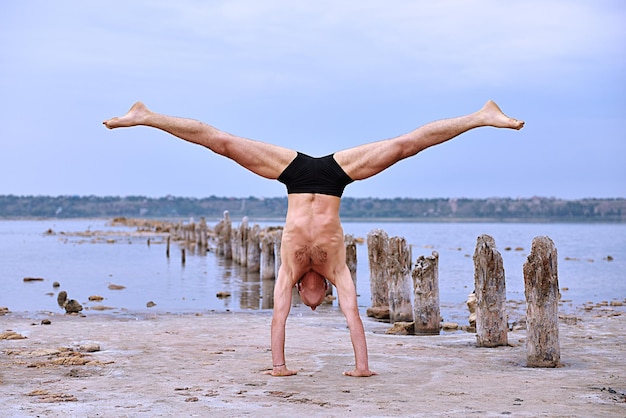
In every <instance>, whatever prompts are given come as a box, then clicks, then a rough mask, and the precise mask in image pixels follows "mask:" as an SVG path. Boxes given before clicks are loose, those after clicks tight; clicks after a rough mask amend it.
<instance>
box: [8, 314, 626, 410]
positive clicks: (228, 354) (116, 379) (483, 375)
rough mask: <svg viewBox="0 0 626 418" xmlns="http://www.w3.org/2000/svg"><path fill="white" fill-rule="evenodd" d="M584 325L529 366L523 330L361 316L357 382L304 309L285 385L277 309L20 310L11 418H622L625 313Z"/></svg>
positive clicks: (294, 322) (332, 335)
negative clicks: (274, 353)
mask: <svg viewBox="0 0 626 418" xmlns="http://www.w3.org/2000/svg"><path fill="white" fill-rule="evenodd" d="M577 318H578V319H577V320H569V321H567V323H565V322H563V323H562V324H561V327H560V342H561V360H562V362H563V367H561V368H555V369H532V368H527V367H525V363H526V351H525V350H526V349H525V344H524V337H525V331H523V330H522V331H515V332H511V333H510V334H509V342H510V346H508V347H500V348H494V349H487V348H477V347H476V345H475V335H474V334H469V333H465V332H455V333H443V334H441V335H439V336H394V335H385V334H384V331H385V330H386V329H388V328H389V325H388V324H385V323H381V322H377V321H375V320H372V319H369V318H364V323H365V328H366V331H367V338H368V344H369V352H370V365H371V368H372V370H375V371H377V372H379V373H380V375H378V376H374V377H371V378H351V377H346V376H343V375H342V374H341V372H342V371H344V370H348V369H351V367H352V365H353V353H352V348H351V345H350V339H349V334H348V330H347V328H346V326H345V322H344V319H343V317H342V316H341V314H340V313H339V312H337V311H334V310H323V311H322V312H311V311H310V310H308V311H306V310H304V308H294V310H292V314H291V316H290V319H289V321H288V328H287V344H286V353H287V363H288V366H289V367H291V368H294V369H296V370H298V375H297V376H292V377H287V378H277V377H271V376H268V375H265V374H263V372H264V371H265V370H268V367H270V366H271V359H270V350H269V325H270V320H271V316H270V314H269V313H258V312H257V313H250V314H248V313H204V314H201V315H194V314H188V315H172V314H151V315H149V314H145V315H132V314H128V315H126V316H124V317H120V316H108V315H102V314H87V315H85V316H74V315H57V314H37V315H30V316H29V317H23V316H20V315H16V314H11V313H9V314H6V315H4V316H0V333H4V336H5V337H6V336H9V335H15V334H10V333H7V332H8V331H12V332H15V333H16V334H18V336H19V335H21V336H23V337H26V338H25V339H0V380H1V383H0V399H2V407H1V409H0V416H2V417H25V416H29V417H30V416H33V417H34V416H50V417H57V416H58V417H70V416H81V417H125V416H129V417H144V416H145V417H155V416H179V417H184V416H219V417H241V416H272V417H294V416H323V417H345V416H354V417H363V416H444V417H466V416H480V417H485V416H487V417H488V416H501V415H512V416H532V417H536V416H549V417H613V416H615V417H624V416H626V395H625V393H626V320H625V319H626V308H624V307H617V308H614V309H611V308H607V309H606V310H598V309H595V310H593V311H591V312H584V311H582V310H581V311H580V313H579V314H578V315H577ZM42 319H49V320H50V322H51V323H50V324H49V325H43V324H41V321H42ZM574 322H575V323H574ZM98 348H99V350H98ZM94 350H96V351H94Z"/></svg>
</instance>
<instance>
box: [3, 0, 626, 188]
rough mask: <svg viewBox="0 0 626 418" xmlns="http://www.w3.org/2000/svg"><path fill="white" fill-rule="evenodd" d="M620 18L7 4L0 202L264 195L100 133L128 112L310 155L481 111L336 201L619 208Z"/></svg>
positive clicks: (197, 164) (141, 140) (623, 91)
mask: <svg viewBox="0 0 626 418" xmlns="http://www.w3.org/2000/svg"><path fill="white" fill-rule="evenodd" d="M624 22H626V3H625V2H623V1H622V0H615V1H605V0H597V1H593V2H591V1H581V0H567V1H565V0H564V1H560V0H557V1H545V0H541V1H539V0H529V1H524V2H503V1H495V0H494V1H487V0H477V1H449V0H442V1H436V2H426V1H408V0H407V1H402V0H400V1H385V2H383V1H370V0H359V1H343V2H337V1H324V0H319V1H298V2H295V1H288V0H264V1H256V0H229V1H220V0H216V1H200V0H197V1H196V0H178V1H171V0H167V1H159V0H149V1H148V0H145V1H144V0H136V1H126V0H125V1H118V0H106V1H86V2H81V1H53V2H52V1H43V0H42V1H30V0H23V1H19V2H17V1H15V2H2V3H1V4H0V50H1V51H2V56H1V58H0V62H1V63H2V64H1V65H0V91H1V92H2V100H1V101H0V126H2V130H1V131H0V154H1V155H2V163H1V164H0V178H1V179H2V180H1V181H0V194H15V195H55V196H56V195H98V196H126V195H146V196H151V197H160V196H165V195H175V196H188V197H206V196H211V195H215V196H233V197H247V196H257V197H264V196H266V197H273V196H282V195H284V193H285V189H284V186H283V185H282V184H280V183H278V182H273V181H269V180H265V179H261V178H257V177H255V176H254V175H253V174H251V173H249V172H247V171H245V170H244V169H242V168H240V167H238V166H237V165H236V164H234V163H233V162H231V161H229V160H226V159H224V158H222V157H219V156H216V155H214V154H213V153H211V152H210V151H208V150H204V149H202V148H200V147H198V146H196V145H192V144H188V143H184V142H183V141H179V140H176V139H174V138H172V137H169V136H167V135H166V134H163V133H160V132H158V131H155V130H153V129H148V128H142V127H138V128H131V129H126V130H115V131H109V130H107V129H105V128H104V127H103V126H102V125H101V122H102V120H104V119H106V118H109V117H112V116H116V115H120V114H123V113H125V112H126V110H127V109H128V108H129V107H130V105H131V104H132V103H133V102H134V101H137V100H141V101H144V102H145V103H146V104H147V105H148V107H150V108H151V109H152V110H154V111H158V112H162V113H166V114H172V115H177V116H186V117H191V118H195V119H200V120H203V121H205V122H207V123H209V124H211V125H213V126H216V127H218V128H220V129H223V130H226V131H229V132H232V133H235V134H237V135H241V136H245V137H249V138H254V139H258V140H262V141H268V142H272V143H276V144H278V145H282V146H286V147H290V148H294V149H297V150H300V151H302V152H305V153H308V154H311V155H325V154H329V153H331V152H334V151H337V150H339V149H344V148H348V147H351V146H355V145H358V144H361V143H365V142H370V141H375V140H379V139H384V138H389V137H393V136H396V135H399V134H402V133H405V132H408V131H410V130H412V129H414V128H416V127H418V126H420V125H422V124H424V123H426V122H428V121H431V120H434V119H441V118H445V117H451V116H457V115H461V114H465V113H469V112H472V111H474V110H477V109H478V108H480V107H481V106H482V105H483V103H484V102H485V101H486V100H487V99H494V100H496V102H498V103H499V104H500V106H501V107H502V109H503V110H504V111H505V112H506V113H507V114H509V115H510V116H513V117H517V118H520V119H524V120H525V121H526V127H525V128H524V129H523V130H522V131H520V132H516V131H503V130H497V129H491V128H487V129H480V130H475V131H472V132H470V133H468V134H465V135H464V136H462V137H461V138H458V139H455V140H454V141H452V142H449V143H446V144H444V145H442V146H439V147H436V148H431V149H429V150H426V151H424V152H423V153H421V154H420V155H418V156H416V157H414V158H412V159H409V160H406V161H403V162H400V163H399V164H397V165H395V166H394V167H392V168H391V169H389V170H388V171H386V172H384V173H382V174H381V175H379V176H378V177H375V178H372V179H369V180H366V181H363V182H356V183H354V184H352V185H350V186H348V188H347V189H346V193H345V194H344V196H350V197H378V198H393V197H415V198H433V197H468V198H486V197H514V198H515V197H531V196H546V197H558V198H565V199H577V198H585V197H626V134H625V128H624V125H625V124H626V29H625V27H626V25H624Z"/></svg>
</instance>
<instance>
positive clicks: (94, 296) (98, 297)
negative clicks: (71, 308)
mask: <svg viewBox="0 0 626 418" xmlns="http://www.w3.org/2000/svg"><path fill="white" fill-rule="evenodd" d="M89 300H90V301H91V302H100V301H102V300H104V298H103V297H102V296H98V295H92V296H89Z"/></svg>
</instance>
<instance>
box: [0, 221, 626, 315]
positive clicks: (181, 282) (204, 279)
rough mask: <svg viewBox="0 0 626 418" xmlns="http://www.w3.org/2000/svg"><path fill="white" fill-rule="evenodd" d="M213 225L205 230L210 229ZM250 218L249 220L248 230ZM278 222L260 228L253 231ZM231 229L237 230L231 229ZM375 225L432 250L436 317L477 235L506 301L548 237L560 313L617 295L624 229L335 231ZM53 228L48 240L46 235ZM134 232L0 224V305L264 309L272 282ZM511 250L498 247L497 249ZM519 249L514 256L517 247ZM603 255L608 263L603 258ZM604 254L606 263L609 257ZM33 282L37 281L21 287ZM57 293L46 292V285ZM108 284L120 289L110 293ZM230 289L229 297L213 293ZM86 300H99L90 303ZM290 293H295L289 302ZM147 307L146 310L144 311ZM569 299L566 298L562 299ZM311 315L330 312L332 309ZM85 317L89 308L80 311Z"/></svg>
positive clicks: (418, 226) (451, 296) (464, 226)
mask: <svg viewBox="0 0 626 418" xmlns="http://www.w3.org/2000/svg"><path fill="white" fill-rule="evenodd" d="M215 223H216V222H214V223H211V222H209V224H210V225H211V226H212V225H214V224H215ZM254 223H255V222H254V220H253V219H251V220H250V225H253V224H254ZM278 224H279V223H277V222H274V223H262V222H259V225H261V226H269V225H278ZM235 225H236V224H235ZM375 228H380V229H383V230H384V231H385V232H387V234H388V235H389V236H390V237H391V236H400V237H404V238H405V239H406V240H407V242H408V243H409V244H410V245H411V246H412V252H413V260H415V259H416V258H417V257H418V256H420V255H430V254H431V253H432V251H437V252H438V253H439V285H440V299H441V306H442V310H441V312H442V316H443V317H444V319H446V320H456V321H460V322H464V321H466V318H467V309H466V307H465V301H466V300H467V295H468V294H469V293H470V292H471V291H472V290H473V283H474V265H473V261H472V255H473V253H474V248H475V246H476V237H477V236H479V235H481V234H489V235H491V236H492V237H493V238H494V239H495V241H496V245H497V248H498V249H499V251H500V252H501V253H502V257H503V262H504V269H505V274H506V286H507V298H508V299H512V300H519V301H523V300H524V281H523V272H522V266H523V264H524V261H525V260H526V257H527V255H528V252H529V251H530V247H531V243H532V239H533V237H535V236H540V235H547V236H549V237H550V238H552V240H553V241H554V243H555V245H556V247H557V251H558V255H559V260H558V263H559V264H558V267H559V285H560V287H561V288H567V290H564V291H563V292H562V299H564V300H566V301H568V302H565V303H563V305H562V310H574V309H576V308H577V307H580V306H581V305H582V304H583V303H586V302H600V301H611V300H619V301H623V300H624V299H625V298H626V225H624V224H552V223H545V224H526V223H404V222H388V223H385V222H347V223H344V232H345V233H349V234H352V235H354V236H355V237H361V238H364V239H365V240H366V237H367V234H368V232H370V231H371V230H373V229H375ZM48 230H52V231H53V232H54V233H53V234H47V233H46V231H48ZM85 231H105V232H106V234H107V235H106V236H105V237H104V238H103V237H101V236H99V235H96V236H81V235H77V233H82V232H85ZM131 231H134V229H133V228H127V227H113V226H110V225H109V223H108V221H107V220H94V219H88V220H84V219H81V220H59V219H43V220H11V221H9V220H4V221H0V284H1V286H2V289H1V291H0V306H6V307H8V308H9V309H10V310H11V311H13V312H28V313H31V314H37V312H48V311H52V312H63V310H62V309H61V308H59V306H58V305H57V302H56V295H57V293H58V291H60V290H65V291H66V292H67V293H68V296H69V297H70V298H72V299H76V300H78V301H79V302H80V303H81V304H83V306H84V307H85V308H92V307H94V306H97V305H105V306H107V307H112V308H115V309H113V310H108V311H105V312H108V313H116V314H122V315H123V314H128V313H131V314H132V313H139V312H172V313H184V312H203V311H209V310H215V311H225V310H231V311H240V310H261V309H271V306H272V289H273V281H272V280H267V281H261V280H260V279H259V275H258V274H252V273H248V272H247V271H246V270H245V269H244V268H241V267H240V266H238V265H236V264H234V263H232V262H230V261H227V260H223V259H221V258H219V257H216V256H215V254H214V253H213V252H208V253H203V254H193V253H189V252H188V253H187V257H186V263H185V264H184V265H183V264H182V262H181V257H180V253H181V251H180V248H179V247H178V246H177V245H172V247H171V257H170V258H167V257H166V246H165V244H164V241H163V240H162V239H161V238H152V239H151V240H150V245H148V240H147V238H146V237H137V236H132V235H130V234H129V232H131ZM507 247H510V248H511V250H508V251H506V250H505V248H507ZM516 248H521V249H522V250H516ZM609 256H610V257H609ZM609 258H612V260H609ZM357 259H358V270H357V293H358V294H359V306H360V308H361V310H362V311H365V309H366V308H367V307H368V306H370V289H369V266H368V257H367V245H366V244H359V245H358V246H357ZM25 277H41V278H44V281H41V282H39V281H38V282H27V283H25V282H24V280H23V279H24V278H25ZM55 281H56V282H59V283H60V287H59V288H58V289H54V288H53V286H52V284H53V282H55ZM109 284H117V285H122V286H125V289H123V290H110V289H109V288H108V285H109ZM218 292H229V293H230V294H231V296H230V297H228V298H223V299H220V298H218V297H216V294H217V293H218ZM91 295H99V296H103V297H104V300H103V301H102V302H99V303H94V302H89V301H88V298H89V296H91ZM296 297H297V296H296ZM149 301H152V302H154V303H156V306H155V307H152V308H147V307H146V303H147V302H149ZM569 301H571V302H569ZM320 309H337V305H336V302H335V303H334V304H333V305H332V306H326V307H323V308H320ZM83 312H84V313H85V314H88V315H90V314H97V313H98V311H95V310H92V309H86V310H85V311H83Z"/></svg>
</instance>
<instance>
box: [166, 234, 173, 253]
mask: <svg viewBox="0 0 626 418" xmlns="http://www.w3.org/2000/svg"><path fill="white" fill-rule="evenodd" d="M171 238H172V235H171V234H170V235H168V236H167V246H166V247H165V256H166V257H167V258H170V239H171Z"/></svg>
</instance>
